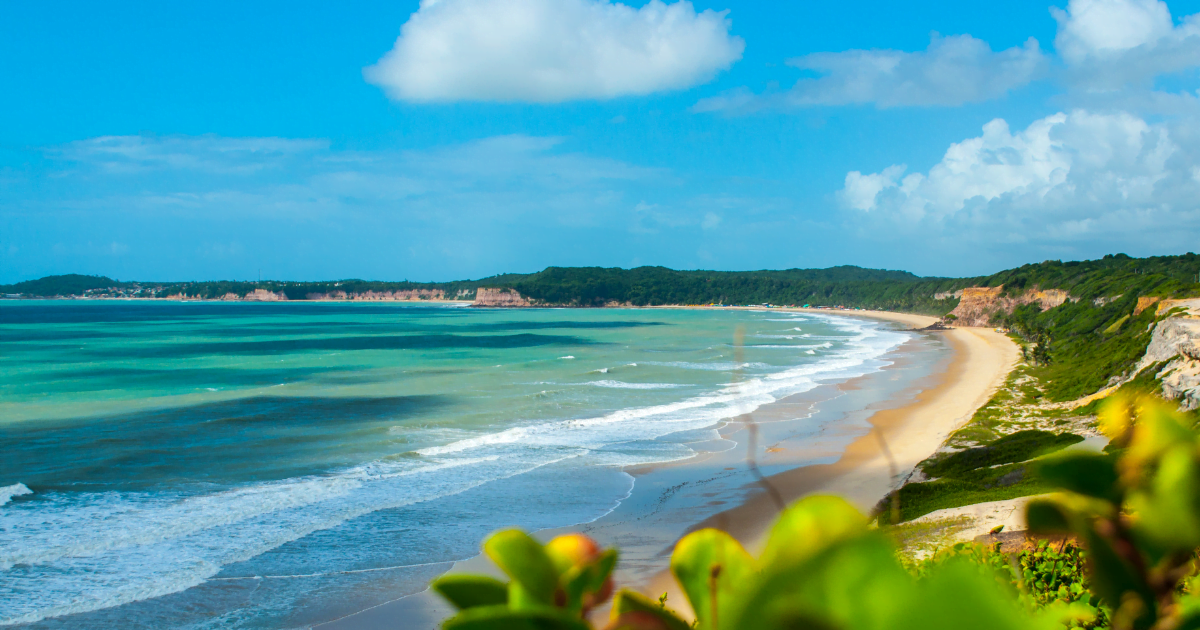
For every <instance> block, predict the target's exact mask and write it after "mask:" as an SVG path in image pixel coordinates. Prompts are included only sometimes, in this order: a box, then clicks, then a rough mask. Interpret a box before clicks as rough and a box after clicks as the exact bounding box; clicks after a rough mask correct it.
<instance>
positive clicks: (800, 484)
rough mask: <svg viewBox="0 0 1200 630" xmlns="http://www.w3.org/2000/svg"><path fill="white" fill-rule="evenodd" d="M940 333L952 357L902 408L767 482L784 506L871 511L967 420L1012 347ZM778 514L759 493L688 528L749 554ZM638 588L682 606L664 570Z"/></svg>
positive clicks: (983, 336) (1003, 369) (1012, 359)
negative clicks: (808, 502) (843, 504)
mask: <svg viewBox="0 0 1200 630" xmlns="http://www.w3.org/2000/svg"><path fill="white" fill-rule="evenodd" d="M864 316H868V317H869V316H870V315H864ZM930 319H932V318H930ZM892 321H898V320H895V319H893V320H892ZM941 334H943V335H945V337H946V338H947V339H948V340H949V341H950V343H951V345H952V346H953V347H954V356H953V358H952V359H951V361H950V364H949V365H948V366H946V369H945V370H944V371H942V372H941V373H940V374H936V375H933V380H934V382H933V383H932V384H931V385H932V386H931V387H928V388H926V389H924V390H922V391H921V392H920V393H918V394H917V396H916V399H915V400H913V401H912V402H910V403H909V404H907V405H903V406H900V407H897V408H893V409H883V410H879V411H876V412H875V413H873V414H872V415H871V416H870V417H869V418H868V422H869V423H870V424H871V425H872V427H873V429H872V430H871V431H870V432H868V433H867V434H864V435H861V436H860V437H858V438H857V439H856V440H854V442H852V443H851V444H850V445H849V446H848V447H847V448H846V449H845V451H844V452H843V453H842V455H841V457H840V458H839V459H838V460H837V461H836V462H834V463H832V464H817V465H812V466H802V467H798V468H794V469H792V470H788V471H785V472H782V473H777V474H774V475H770V476H769V477H768V481H769V482H770V483H771V485H772V486H773V487H774V488H775V489H776V490H777V491H778V492H779V493H780V494H781V495H782V496H783V499H784V501H785V502H786V503H791V502H793V501H796V500H798V499H800V498H802V497H804V496H809V495H814V494H833V495H838V496H841V497H843V498H845V499H847V500H849V501H850V502H851V503H852V504H854V505H855V506H856V507H858V508H859V509H860V510H862V511H863V512H870V511H871V510H872V509H873V508H874V507H875V506H876V505H877V504H878V502H879V501H880V500H882V499H883V498H884V497H885V496H886V495H887V493H888V492H890V491H891V490H893V489H895V488H897V487H899V486H900V485H902V484H903V483H904V481H905V480H907V479H908V477H909V476H910V475H911V474H912V473H913V470H914V469H915V467H916V465H917V464H918V463H920V462H921V461H922V460H924V459H925V458H927V457H929V456H930V455H932V454H933V453H934V452H936V450H937V449H938V447H940V446H941V444H942V443H943V442H944V441H945V440H946V437H947V436H948V435H949V434H950V433H951V432H952V431H954V430H955V429H957V428H958V427H960V426H962V425H963V424H965V423H966V422H967V421H969V420H970V418H971V416H972V415H973V414H974V412H975V410H977V409H978V408H979V407H980V406H982V405H983V404H984V403H985V402H987V400H988V398H989V397H990V396H991V395H992V393H993V392H994V391H995V390H996V388H997V387H998V386H999V385H1000V384H1002V383H1003V382H1004V379H1005V378H1006V377H1007V375H1008V373H1009V372H1010V371H1011V370H1012V367H1013V366H1014V365H1015V364H1016V360H1017V357H1018V354H1017V349H1016V346H1015V344H1013V343H1012V342H1011V341H1010V340H1009V339H1008V338H1007V337H1005V336H1004V335H1003V334H1001V333H997V332H994V331H993V330H991V329H982V328H954V329H951V330H947V331H944V332H942V333H941ZM881 437H882V441H883V442H886V444H887V448H888V450H890V453H891V458H890V459H892V461H893V462H894V464H893V463H890V462H889V457H888V455H887V454H886V453H885V451H884V449H883V447H882V445H881V439H880V438H881ZM893 465H894V470H895V476H893V472H892V470H893ZM777 512H778V510H777V509H776V507H775V505H774V504H773V503H772V502H771V501H770V500H769V498H768V496H767V495H766V494H765V492H761V491H760V492H758V493H757V494H756V495H755V496H750V497H748V498H747V500H746V501H745V502H744V503H742V504H741V505H739V506H737V507H734V508H732V509H730V510H726V511H724V512H721V513H720V514H717V515H715V516H713V517H711V518H709V519H706V520H705V521H703V522H701V523H697V524H696V525H695V527H694V528H693V529H702V528H704V527H716V528H719V529H723V530H725V531H726V532H728V533H729V534H731V535H732V536H733V537H734V538H736V539H738V540H739V541H740V542H741V543H742V544H743V545H744V546H745V547H746V549H747V550H748V551H750V553H752V554H757V553H759V552H760V551H761V549H762V547H763V545H765V543H766V540H765V539H766V535H767V534H768V533H769V531H770V527H771V526H772V525H773V524H774V521H775V517H776V515H777ZM638 586H639V587H640V588H639V590H641V591H643V592H644V593H646V594H647V595H650V594H654V595H655V596H656V597H657V595H658V594H661V593H663V592H667V593H668V594H669V597H670V599H671V601H675V602H686V601H687V598H686V597H685V596H684V595H683V593H682V591H680V590H679V588H678V586H677V585H676V583H675V580H674V579H673V578H672V576H671V575H670V573H669V571H667V570H665V569H664V570H663V571H660V572H659V573H658V574H656V575H655V576H654V577H653V578H652V579H651V580H649V581H648V582H646V583H644V584H641V585H638Z"/></svg>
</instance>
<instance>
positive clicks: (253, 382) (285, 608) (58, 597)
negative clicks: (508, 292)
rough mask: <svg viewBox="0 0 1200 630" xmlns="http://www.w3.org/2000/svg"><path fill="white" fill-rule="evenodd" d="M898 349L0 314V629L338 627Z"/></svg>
mask: <svg viewBox="0 0 1200 630" xmlns="http://www.w3.org/2000/svg"><path fill="white" fill-rule="evenodd" d="M735 336H741V338H742V339H744V341H743V342H742V344H741V346H740V347H735V346H736V344H735V343H734V339H735ZM911 337H912V333H907V332H902V331H899V330H896V329H895V327H894V326H891V325H889V324H885V323H880V322H873V321H868V320H861V319H856V318H845V317H834V316H828V315H823V314H819V313H810V312H804V313H789V312H782V311H778V310H763V311H734V310H686V309H529V310H491V309H473V308H465V307H460V306H454V305H441V304H395V303H393V304H379V303H375V304H349V303H290V304H289V303H284V304H255V303H219V302H184V303H181V302H124V301H16V300H8V301H2V302H0V625H17V626H21V627H30V628H97V627H120V628H164V627H170V628H189V629H193V628H194V629H201V628H246V629H258V628H272V629H274V628H294V627H310V626H312V625H314V624H320V623H321V622H325V621H329V620H332V619H337V618H340V617H344V616H345V615H349V614H351V613H354V612H356V611H360V610H364V609H368V608H371V607H373V606H377V605H379V604H382V603H384V602H388V601H392V600H395V599H396V598H398V597H401V596H403V595H407V594H410V593H414V592H417V591H420V590H422V589H424V587H425V585H426V584H427V583H428V581H429V580H430V579H431V578H433V577H435V576H436V575H438V574H440V573H442V572H444V571H445V570H447V568H449V566H450V563H451V562H453V561H455V560H460V559H464V558H467V557H470V556H472V555H474V554H476V553H477V552H478V545H479V542H480V540H481V539H482V538H483V537H484V536H486V535H487V533H488V532H490V531H494V530H495V529H498V528H500V527H507V526H519V527H524V528H526V529H530V530H536V529H541V528H550V527H562V526H567V525H572V524H577V523H585V522H589V521H592V520H594V519H597V518H599V517H601V516H603V515H605V514H607V513H608V512H610V511H612V510H613V509H615V508H616V507H617V506H618V505H620V503H621V501H622V500H623V499H625V498H626V497H628V496H629V494H630V492H631V489H632V487H633V484H634V478H633V477H631V476H630V475H628V474H626V473H625V472H624V471H623V469H624V468H626V467H629V466H634V465H639V464H649V463H655V462H672V461H677V460H682V459H687V458H690V457H692V456H693V455H694V454H695V453H696V448H695V446H696V445H697V444H702V443H709V442H711V441H712V440H713V439H715V438H716V437H717V435H716V429H717V428H718V427H719V426H720V425H721V423H722V422H723V421H725V420H726V419H729V418H731V417H734V416H737V415H739V414H743V413H746V412H749V411H752V410H754V409H756V408H759V407H761V406H763V405H766V404H769V403H772V402H774V401H777V400H780V399H783V398H785V397H788V396H792V395H795V394H801V393H804V392H809V391H812V390H814V389H815V388H817V387H818V386H819V385H821V384H824V383H835V382H840V381H845V380H847V379H851V378H854V377H857V376H862V375H866V374H871V373H875V372H878V371H879V370H881V369H882V368H883V367H885V366H886V365H887V364H888V363H889V359H888V353H889V352H891V351H893V350H894V349H896V348H897V347H898V346H900V345H901V344H902V343H904V342H905V341H906V340H908V339H910V338H911ZM812 421H813V422H817V421H818V419H817V418H815V417H814V418H813V420H812Z"/></svg>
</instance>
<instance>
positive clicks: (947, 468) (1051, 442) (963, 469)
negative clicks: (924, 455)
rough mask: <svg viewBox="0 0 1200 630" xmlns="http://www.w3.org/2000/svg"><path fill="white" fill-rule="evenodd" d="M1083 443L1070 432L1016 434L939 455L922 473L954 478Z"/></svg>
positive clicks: (1035, 431) (923, 468)
mask: <svg viewBox="0 0 1200 630" xmlns="http://www.w3.org/2000/svg"><path fill="white" fill-rule="evenodd" d="M1082 441H1083V438H1082V437H1080V436H1078V435H1075V434H1073V433H1059V434H1054V433H1051V432H1049V431H1037V430H1028V431H1017V432H1016V433H1013V434H1010V435H1006V436H1004V437H1002V438H1000V439H998V440H995V441H993V442H992V443H991V444H988V445H987V446H977V447H975V448H969V449H966V450H964V451H958V452H957V453H951V454H949V455H944V456H940V457H938V458H936V459H934V460H931V461H929V462H927V463H926V464H925V465H924V466H922V470H923V471H924V472H925V474H926V475H927V476H929V477H954V476H959V475H962V474H965V473H967V472H968V471H972V470H975V469H977V468H983V467H986V466H996V465H999V464H1010V463H1013V462H1023V461H1026V460H1029V459H1033V458H1035V457H1039V456H1041V455H1045V454H1047V453H1052V452H1054V451H1057V450H1059V449H1062V448H1065V447H1067V446H1070V445H1072V444H1077V443H1079V442H1082Z"/></svg>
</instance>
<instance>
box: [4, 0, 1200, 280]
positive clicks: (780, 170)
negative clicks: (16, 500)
mask: <svg viewBox="0 0 1200 630" xmlns="http://www.w3.org/2000/svg"><path fill="white" fill-rule="evenodd" d="M1198 245H1200V0H1172V1H1171V2H1169V3H1166V2H1162V1H1159V0H1069V1H1068V0H1060V1H1059V3H1058V4H1048V3H1047V2H1046V0H1039V1H1025V0H1010V1H1008V2H1003V3H996V2H988V3H983V2H979V3H963V2H949V1H941V0H930V1H925V2H919V3H918V2H911V3H897V2H853V1H844V2H813V1H803V2H762V1H761V0H760V1H758V2H745V1H735V0H724V1H720V2H709V1H697V2H692V3H689V2H662V1H660V0H653V1H651V2H648V3H644V2H638V1H631V2H629V3H620V2H612V1H609V0H424V1H422V2H416V1H392V2H373V1H366V0H363V1H357V2H355V1H351V0H347V1H344V2H339V3H329V2H308V1H304V0H299V1H297V0H292V1H288V2H272V1H268V0H263V1H259V2H253V3H247V2H225V1H223V0H209V1H207V2H204V3H187V2H174V3H162V2H135V1H130V2H124V3H96V2H58V1H55V0H45V1H42V2H35V3H21V2H12V1H9V2H3V1H0V283H3V282H9V283H11V282H17V281H21V280H27V279H32V278H38V277H42V276H45V275H50V274H60V273H86V274H101V275H108V276H110V277H114V278H118V279H122V280H214V279H238V280H253V279H256V278H259V277H261V278H263V279H278V280H331V279H341V278H363V279H378V280H406V279H407V280H415V281H440V280H453V279H465V278H480V277H484V276H489V275H493V274H497V273H508V272H532V271H537V270H540V269H542V268H544V267H547V266H552V265H557V266H605V267H635V266H640V265H663V266H667V267H672V268H676V269H722V270H747V269H784V268H796V267H799V268H809V267H828V266H833V265H843V264H852V265H860V266H864V267H877V268H888V269H904V270H908V271H912V272H914V273H917V274H920V275H940V276H971V275H979V274H985V273H991V272H995V271H999V270H1002V269H1006V268H1011V267H1015V266H1019V265H1022V264H1026V263H1031V262H1040V261H1043V260H1052V259H1060V260H1081V259H1089V258H1098V257H1101V256H1103V255H1105V254H1112V253H1118V252H1123V253H1126V254H1129V255H1132V256H1150V255H1166V254H1180V253H1184V252H1188V251H1196V250H1197V249H1200V247H1198Z"/></svg>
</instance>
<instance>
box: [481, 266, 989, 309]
mask: <svg viewBox="0 0 1200 630" xmlns="http://www.w3.org/2000/svg"><path fill="white" fill-rule="evenodd" d="M976 284H977V279H974V278H922V277H919V276H915V275H913V274H911V273H908V272H907V271H886V270H880V269H863V268H861V267H853V266H843V267H831V268H829V269H787V270H783V271H675V270H673V269H667V268H665V267H638V268H636V269H609V268H602V267H549V268H547V269H546V270H544V271H541V272H539V273H535V274H531V275H529V276H526V277H525V278H523V279H521V280H518V281H516V282H512V283H509V284H505V285H493V286H505V287H507V288H511V289H514V290H516V291H517V292H519V293H520V294H521V295H523V296H525V297H528V298H530V299H533V300H536V301H538V302H541V303H545V304H555V305H564V306H604V305H606V304H632V305H634V306H657V305H664V304H713V303H716V304H764V303H770V304H795V305H804V304H810V305H812V306H839V305H841V306H851V307H861V308H875V309H887V310H898V311H912V312H918V313H932V314H937V315H942V314H945V313H947V312H949V311H950V310H951V309H953V308H954V307H955V305H956V304H957V300H956V299H953V298H950V297H943V298H942V299H937V298H935V297H934V294H935V293H948V292H952V291H955V290H957V289H961V288H963V287H968V286H975V285H976Z"/></svg>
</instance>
